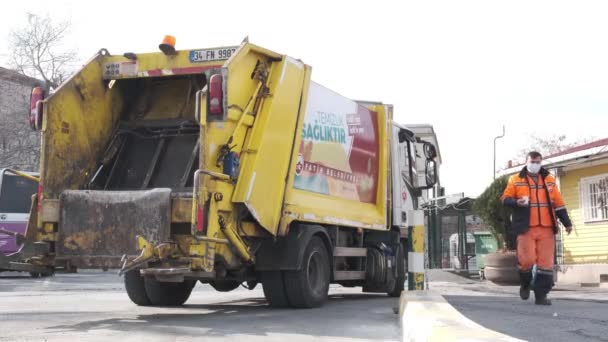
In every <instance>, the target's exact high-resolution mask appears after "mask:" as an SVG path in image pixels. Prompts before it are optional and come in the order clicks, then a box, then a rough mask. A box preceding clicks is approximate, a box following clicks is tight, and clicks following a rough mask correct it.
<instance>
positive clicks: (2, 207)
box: [0, 174, 38, 214]
mask: <svg viewBox="0 0 608 342" xmlns="http://www.w3.org/2000/svg"><path fill="white" fill-rule="evenodd" d="M37 188H38V183H36V182H35V181H33V180H30V179H26V178H23V177H19V176H15V175H9V174H4V175H3V176H2V179H1V180H0V213H19V214H27V213H29V212H30V205H31V201H32V195H33V194H35V193H36V191H37Z"/></svg>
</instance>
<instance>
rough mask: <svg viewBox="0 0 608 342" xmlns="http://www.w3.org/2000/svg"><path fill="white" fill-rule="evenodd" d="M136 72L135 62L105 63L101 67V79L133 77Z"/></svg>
mask: <svg viewBox="0 0 608 342" xmlns="http://www.w3.org/2000/svg"><path fill="white" fill-rule="evenodd" d="M137 70H138V65H137V62H118V63H105V64H104V65H103V78H104V79H112V78H120V77H133V76H136V75H137Z"/></svg>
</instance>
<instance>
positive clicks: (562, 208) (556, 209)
mask: <svg viewBox="0 0 608 342" xmlns="http://www.w3.org/2000/svg"><path fill="white" fill-rule="evenodd" d="M558 210H566V207H559V208H555V211H558Z"/></svg>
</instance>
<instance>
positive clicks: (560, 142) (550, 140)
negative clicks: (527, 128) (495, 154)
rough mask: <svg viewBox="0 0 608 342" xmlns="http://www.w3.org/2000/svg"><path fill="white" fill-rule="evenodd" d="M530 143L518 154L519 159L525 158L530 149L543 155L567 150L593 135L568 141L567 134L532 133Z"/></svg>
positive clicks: (587, 140)
mask: <svg viewBox="0 0 608 342" xmlns="http://www.w3.org/2000/svg"><path fill="white" fill-rule="evenodd" d="M529 138H530V143H529V144H528V146H527V147H526V148H524V149H521V150H520V151H519V153H518V155H517V158H516V159H517V160H525V159H526V155H527V154H528V152H530V151H537V152H540V153H541V154H542V155H543V156H550V155H552V154H555V153H559V152H561V151H565V150H567V149H569V148H572V147H575V146H579V145H582V144H585V143H588V142H590V141H591V140H593V138H592V137H586V138H581V139H576V140H573V141H572V140H571V141H568V138H567V137H566V135H565V134H557V135H552V136H549V137H539V136H536V135H530V137H529Z"/></svg>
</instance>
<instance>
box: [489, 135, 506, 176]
mask: <svg viewBox="0 0 608 342" xmlns="http://www.w3.org/2000/svg"><path fill="white" fill-rule="evenodd" d="M504 136H505V125H502V135H499V136H497V137H495V138H494V169H493V170H492V171H494V172H493V176H494V179H496V140H498V139H500V138H502V137H504Z"/></svg>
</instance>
